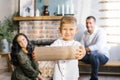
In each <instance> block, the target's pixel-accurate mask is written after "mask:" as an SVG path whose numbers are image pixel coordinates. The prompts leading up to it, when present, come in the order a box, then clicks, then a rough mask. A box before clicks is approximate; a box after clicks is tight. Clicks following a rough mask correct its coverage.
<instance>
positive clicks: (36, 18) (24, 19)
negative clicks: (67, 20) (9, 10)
mask: <svg viewBox="0 0 120 80" xmlns="http://www.w3.org/2000/svg"><path fill="white" fill-rule="evenodd" d="M61 18H62V16H39V17H20V16H19V17H13V20H15V21H35V20H60V19H61Z"/></svg>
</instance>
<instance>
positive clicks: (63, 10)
mask: <svg viewBox="0 0 120 80" xmlns="http://www.w3.org/2000/svg"><path fill="white" fill-rule="evenodd" d="M62 16H64V4H63V5H62Z"/></svg>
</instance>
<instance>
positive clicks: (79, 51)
mask: <svg viewBox="0 0 120 80" xmlns="http://www.w3.org/2000/svg"><path fill="white" fill-rule="evenodd" d="M85 54H86V52H85V48H84V47H82V46H80V47H79V49H76V54H75V57H76V59H78V60H80V59H82V58H83V57H84V56H85Z"/></svg>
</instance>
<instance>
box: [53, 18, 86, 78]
mask: <svg viewBox="0 0 120 80" xmlns="http://www.w3.org/2000/svg"><path fill="white" fill-rule="evenodd" d="M59 30H60V35H61V38H60V39H57V40H56V41H55V42H54V43H53V44H51V46H81V44H80V42H77V41H75V40H74V36H75V34H76V32H77V30H78V28H77V21H76V19H75V18H74V17H73V16H64V17H63V18H62V19H61V23H60V28H59ZM75 53H76V59H71V60H58V61H56V63H55V68H54V74H53V80H78V77H79V70H78V60H77V59H81V55H82V54H84V53H85V52H84V49H83V48H82V49H81V48H80V49H79V50H76V52H75Z"/></svg>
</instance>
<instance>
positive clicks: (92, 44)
mask: <svg viewBox="0 0 120 80" xmlns="http://www.w3.org/2000/svg"><path fill="white" fill-rule="evenodd" d="M106 40H107V39H106V32H105V31H104V30H103V29H101V28H97V26H96V27H95V30H94V32H93V33H92V34H89V33H88V31H85V32H84V34H83V37H82V40H81V43H82V44H83V45H84V46H85V48H87V47H89V49H90V50H91V51H98V52H99V53H103V54H104V55H106V56H107V57H108V58H109V52H108V48H107V41H106Z"/></svg>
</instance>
